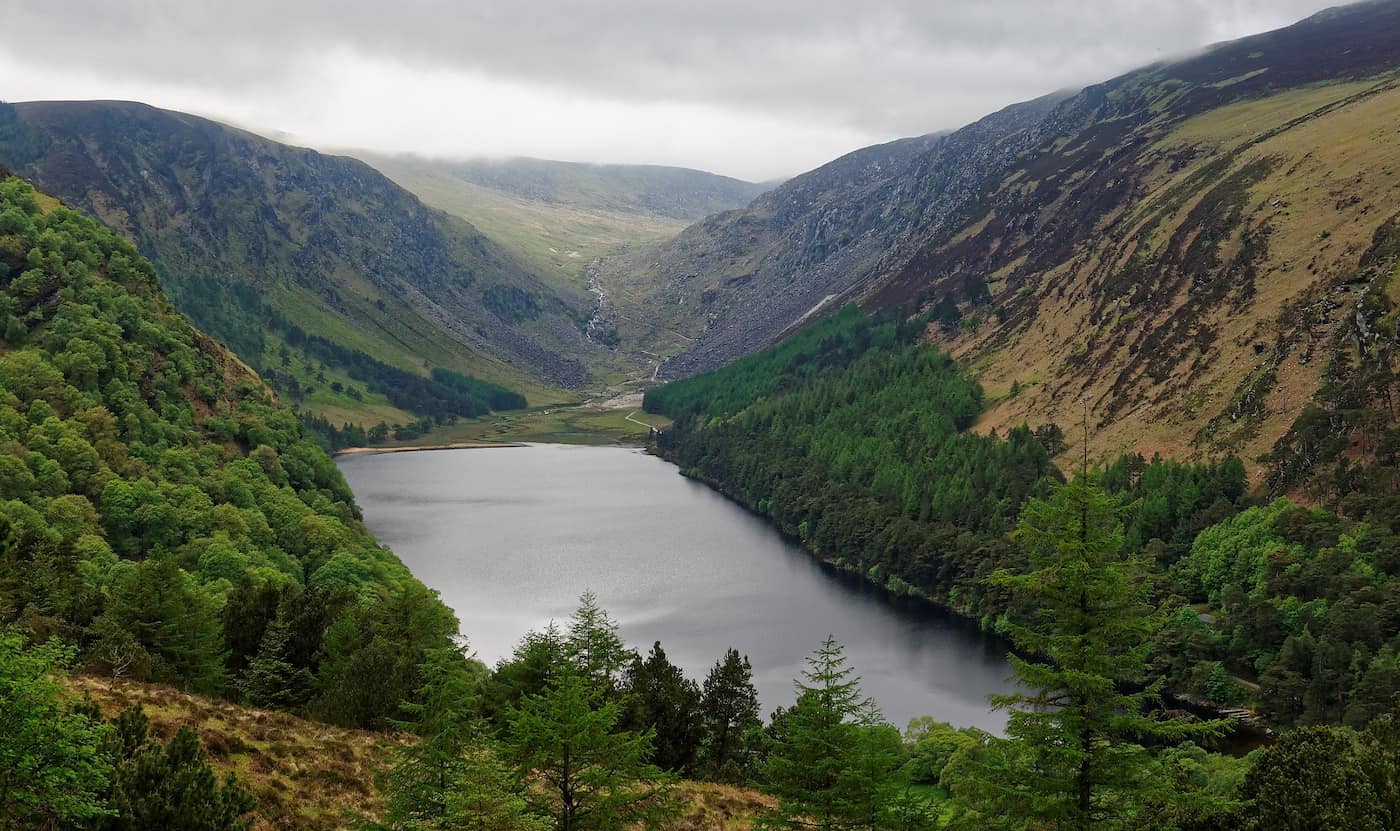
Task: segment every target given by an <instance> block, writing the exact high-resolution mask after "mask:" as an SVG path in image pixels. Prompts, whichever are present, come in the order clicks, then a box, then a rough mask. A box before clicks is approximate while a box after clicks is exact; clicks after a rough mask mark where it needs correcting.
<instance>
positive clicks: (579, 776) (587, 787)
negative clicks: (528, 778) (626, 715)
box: [506, 671, 669, 831]
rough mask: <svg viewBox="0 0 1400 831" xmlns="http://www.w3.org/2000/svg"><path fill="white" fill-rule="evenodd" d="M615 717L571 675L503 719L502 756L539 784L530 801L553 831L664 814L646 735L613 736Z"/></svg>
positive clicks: (660, 780)
mask: <svg viewBox="0 0 1400 831" xmlns="http://www.w3.org/2000/svg"><path fill="white" fill-rule="evenodd" d="M621 715H622V706H621V704H620V703H619V702H617V701H606V700H600V699H599V698H598V696H597V695H596V694H595V693H594V690H593V688H592V686H591V684H590V683H589V681H588V680H587V679H585V678H584V677H583V676H582V675H580V674H578V673H577V672H573V671H566V672H562V673H560V674H559V675H558V676H557V677H555V678H554V679H553V680H552V681H550V683H549V687H548V688H547V689H546V690H545V691H544V692H543V693H540V694H538V695H533V696H530V697H529V698H526V699H525V700H524V701H523V702H522V703H521V705H520V707H519V708H518V709H516V710H514V711H512V712H511V714H510V716H509V730H508V738H507V739H506V748H507V750H508V752H509V753H510V754H511V756H512V758H513V759H514V761H515V762H516V763H517V764H518V766H519V769H520V771H521V774H522V775H524V774H528V773H533V774H535V775H537V776H538V777H539V778H540V779H541V780H542V781H543V783H544V785H545V787H546V788H547V791H548V793H547V795H546V794H537V795H535V798H534V799H533V800H532V801H533V802H534V804H535V806H536V808H537V810H539V811H540V812H541V813H547V814H549V815H551V816H553V817H554V821H555V827H556V828H558V829H559V831H591V829H599V831H602V830H603V829H607V830H608V831H611V829H616V828H625V827H627V826H628V825H630V824H632V823H637V822H646V821H652V820H654V819H655V818H657V817H658V816H659V815H661V814H662V813H664V812H665V811H666V809H667V799H666V790H667V788H668V785H669V780H668V779H667V777H666V775H665V774H663V773H662V772H661V771H660V770H659V769H657V768H656V767H655V766H654V765H652V764H651V763H650V761H649V757H650V756H651V743H652V735H651V733H650V732H647V733H631V732H627V731H625V730H622V729H620V728H619V722H620V720H621Z"/></svg>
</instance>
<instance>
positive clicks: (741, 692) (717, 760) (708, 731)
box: [700, 649, 763, 782]
mask: <svg viewBox="0 0 1400 831" xmlns="http://www.w3.org/2000/svg"><path fill="white" fill-rule="evenodd" d="M700 718H701V722H702V723H703V725H704V728H705V736H704V739H703V744H702V746H701V757H702V769H703V770H704V772H705V775H706V776H707V777H709V778H711V779H714V780H717V781H721V782H744V781H747V780H748V778H749V777H750V775H751V773H752V766H753V755H754V754H753V745H754V742H755V737H756V736H757V735H758V732H759V731H760V730H761V729H762V727H763V721H762V719H761V718H760V717H759V712H758V690H756V689H755V688H754V685H753V667H751V666H750V665H749V659H748V658H747V657H741V656H740V655H739V652H738V650H735V649H730V650H728V651H726V652H725V653H724V658H723V659H722V660H720V661H717V662H716V663H715V665H714V667H713V668H712V669H711V670H710V674H709V675H708V676H706V678H705V687H704V691H703V692H702V694H701V698H700Z"/></svg>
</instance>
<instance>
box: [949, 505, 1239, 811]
mask: <svg viewBox="0 0 1400 831" xmlns="http://www.w3.org/2000/svg"><path fill="white" fill-rule="evenodd" d="M1122 513H1123V509H1122V507H1121V506H1120V505H1119V504H1118V502H1117V501H1116V500H1115V499H1114V498H1113V497H1111V496H1110V495H1109V494H1107V493H1105V492H1104V491H1103V489H1102V488H1100V487H1099V486H1098V484H1097V483H1096V482H1094V481H1093V480H1092V479H1090V478H1088V477H1079V478H1077V479H1075V480H1074V481H1073V482H1070V483H1068V484H1065V485H1059V486H1057V487H1055V488H1054V490H1053V492H1052V494H1051V496H1050V498H1049V499H1047V500H1039V499H1037V500H1031V502H1029V503H1028V504H1027V506H1026V507H1025V508H1024V510H1023V512H1022V517H1021V522H1020V525H1019V527H1018V529H1017V531H1016V533H1015V537H1016V540H1017V542H1018V543H1019V544H1020V545H1021V546H1022V548H1023V549H1024V551H1025V553H1026V556H1027V558H1028V563H1029V567H1028V569H1027V570H1025V571H1021V572H1017V573H1013V572H1010V571H1007V570H999V571H997V572H995V573H994V574H993V575H992V577H991V578H990V579H989V582H990V583H991V584H992V585H993V586H996V587H998V588H1001V589H1004V590H1008V591H1010V592H1011V593H1012V594H1013V595H1014V596H1015V597H1017V598H1018V599H1019V600H1021V601H1023V602H1024V603H1025V608H1028V609H1030V610H1031V611H1029V612H1028V613H1027V616H1026V617H1025V618H1024V619H1023V620H1022V621H1021V622H1013V623H1011V624H1010V625H1009V627H1008V630H1007V632H1008V634H1009V635H1010V637H1011V640H1012V642H1013V643H1014V644H1015V645H1016V647H1017V652H1016V653H1013V654H1011V655H1010V656H1009V659H1010V661H1011V664H1012V668H1013V670H1014V672H1015V677H1016V680H1017V681H1018V682H1019V685H1020V686H1021V687H1022V688H1023V689H1024V690H1026V691H1025V692H1016V693H1012V694H1009V695H997V696H993V697H992V701H993V703H994V704H995V705H996V706H997V707H999V708H1007V709H1010V711H1011V713H1010V718H1009V720H1008V724H1007V728H1006V736H1007V739H1006V741H1007V742H1008V743H1009V744H1010V745H1011V746H1010V747H1009V748H991V749H988V750H987V751H986V752H983V753H980V754H975V755H974V756H973V757H972V760H973V764H969V765H964V766H959V767H958V768H957V770H956V771H955V773H956V774H957V775H955V776H954V777H953V778H952V780H951V781H949V778H948V776H946V775H945V777H944V779H945V782H948V784H950V786H951V790H952V792H953V795H954V796H955V797H956V799H957V801H958V802H959V803H960V806H961V807H962V808H963V809H964V810H963V816H962V818H961V823H962V825H963V827H968V828H1002V827H1006V828H1054V829H1076V831H1079V829H1088V828H1116V827H1120V826H1121V825H1122V824H1123V823H1124V821H1125V820H1126V819H1127V818H1129V817H1131V816H1132V815H1133V814H1134V812H1135V811H1137V810H1138V808H1139V806H1140V805H1141V804H1143V803H1144V802H1145V801H1147V800H1148V798H1149V797H1150V795H1151V794H1152V792H1153V791H1154V789H1156V788H1157V787H1158V786H1159V784H1160V783H1159V781H1158V780H1156V779H1155V778H1154V777H1152V776H1151V775H1150V772H1151V770H1152V759H1151V756H1150V754H1149V753H1148V751H1147V750H1145V749H1144V748H1143V747H1142V745H1140V744H1138V743H1137V742H1139V741H1142V740H1145V739H1157V740H1159V741H1163V742H1167V743H1171V744H1175V743H1178V742H1180V741H1184V740H1186V739H1190V738H1193V737H1200V736H1209V735H1216V734H1218V733H1219V732H1220V731H1222V730H1223V729H1224V725H1223V723H1219V722H1213V723H1206V724H1201V723H1191V722H1186V721H1184V720H1159V719H1154V718H1150V717H1148V716H1147V715H1145V711H1146V710H1147V708H1148V706H1149V705H1150V704H1151V703H1152V702H1153V701H1154V700H1156V698H1157V697H1158V695H1159V688H1160V681H1159V682H1157V683H1153V684H1147V685H1145V686H1143V685H1140V684H1139V682H1140V681H1141V676H1142V673H1143V669H1144V667H1145V666H1146V663H1147V653H1148V649H1149V648H1150V645H1151V643H1152V638H1153V634H1154V632H1155V631H1156V628H1157V626H1158V622H1157V619H1156V617H1155V616H1154V615H1153V614H1152V613H1151V607H1150V605H1149V602H1148V590H1149V583H1148V581H1147V580H1145V579H1143V573H1144V568H1145V564H1144V563H1143V562H1142V560H1141V558H1140V557H1138V556H1124V554H1123V524H1122V520H1121V516H1122ZM1022 656H1035V657H1022ZM1135 684H1137V685H1138V687H1137V689H1136V690H1135V691H1125V688H1126V689H1128V690H1132V687H1131V686H1129V685H1135Z"/></svg>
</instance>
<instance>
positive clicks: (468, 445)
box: [335, 441, 526, 456]
mask: <svg viewBox="0 0 1400 831" xmlns="http://www.w3.org/2000/svg"><path fill="white" fill-rule="evenodd" d="M525 446H526V445H523V444H520V443H519V442H480V441H463V442H455V443H453V444H408V445H403V446H400V447H347V448H345V449H344V450H337V451H336V452H335V455H337V456H350V455H354V454H357V453H417V452H418V451H420V450H488V449H490V448H493V447H525Z"/></svg>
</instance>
